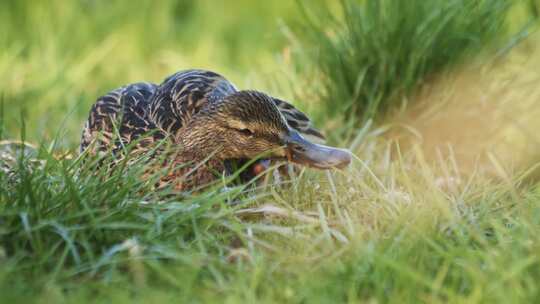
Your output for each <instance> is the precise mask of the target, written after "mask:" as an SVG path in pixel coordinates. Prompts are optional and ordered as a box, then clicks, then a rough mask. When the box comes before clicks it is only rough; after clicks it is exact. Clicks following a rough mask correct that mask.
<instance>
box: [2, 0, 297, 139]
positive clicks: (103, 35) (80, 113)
mask: <svg viewBox="0 0 540 304" xmlns="http://www.w3.org/2000/svg"><path fill="white" fill-rule="evenodd" d="M0 17H1V18H0V19H1V21H0V23H1V24H0V49H1V51H0V92H1V94H2V98H3V102H4V104H5V123H4V126H5V127H6V128H7V130H6V132H7V133H6V134H5V135H4V136H5V137H18V136H19V133H20V132H19V130H20V128H21V121H20V115H21V112H22V113H24V117H26V124H27V136H28V138H29V139H31V140H33V141H36V140H38V139H40V138H48V139H52V138H53V137H55V133H56V132H60V133H61V136H60V137H61V138H64V136H65V139H66V142H65V144H66V145H67V146H71V145H72V144H74V143H75V142H76V141H77V140H78V136H79V133H80V129H81V127H82V123H83V121H84V119H85V117H86V115H87V114H88V109H89V107H90V105H91V104H92V102H93V101H95V99H96V98H97V97H98V96H100V95H101V94H104V93H106V92H107V91H108V90H111V89H114V88H116V87H118V86H121V85H123V84H126V83H131V82H136V81H140V80H146V81H153V82H157V83H159V82H161V81H162V80H163V79H164V78H165V77H166V76H168V75H170V74H172V73H174V72H176V71H179V70H182V69H188V68H205V69H210V70H213V71H217V72H219V73H222V74H223V75H225V76H226V77H228V78H229V79H231V80H232V81H233V82H234V83H236V84H237V86H239V87H241V88H259V89H261V90H262V89H266V88H270V87H273V86H274V84H275V83H276V82H282V83H285V82H284V81H286V82H288V81H289V79H287V74H286V72H285V71H283V70H284V69H286V68H287V67H288V65H289V64H290V62H288V60H289V57H288V54H287V42H286V41H287V37H286V35H285V34H284V31H283V30H282V27H283V26H284V24H285V23H287V22H289V21H292V20H296V19H298V18H299V17H300V10H299V6H298V5H297V4H296V3H294V1H249V0H239V1H234V2H231V1H185V0H180V1H168V0H164V1H157V2H156V1H146V0H137V1H100V0H97V1H90V0H89V1H38V2H33V1H4V2H3V3H2V10H1V11H0ZM282 55H284V57H283V56H282ZM287 85H292V83H287ZM272 93H274V94H275V95H281V96H283V97H291V96H290V90H287V87H284V88H283V90H278V89H273V90H272Z"/></svg>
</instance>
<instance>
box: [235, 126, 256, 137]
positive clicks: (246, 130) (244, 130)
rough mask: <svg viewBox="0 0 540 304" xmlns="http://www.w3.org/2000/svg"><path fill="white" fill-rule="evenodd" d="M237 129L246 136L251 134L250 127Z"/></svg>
mask: <svg viewBox="0 0 540 304" xmlns="http://www.w3.org/2000/svg"><path fill="white" fill-rule="evenodd" d="M238 131H239V132H240V133H242V134H243V135H246V136H251V135H253V132H252V131H251V130H250V129H247V128H246V129H238Z"/></svg>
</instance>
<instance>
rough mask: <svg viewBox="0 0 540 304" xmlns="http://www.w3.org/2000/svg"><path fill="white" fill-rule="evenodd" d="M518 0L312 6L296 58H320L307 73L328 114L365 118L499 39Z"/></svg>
mask: <svg viewBox="0 0 540 304" xmlns="http://www.w3.org/2000/svg"><path fill="white" fill-rule="evenodd" d="M516 3H519V2H517V1H514V2H512V1H507V0H496V1H468V0H457V1H445V0H441V1H422V0H414V1H397V2H396V1H391V0H388V1H387V0H383V1H341V5H340V10H341V11H340V12H339V14H338V13H334V14H332V13H328V11H330V12H331V11H332V10H331V9H328V10H322V12H321V10H320V9H319V10H316V9H308V8H309V6H308V8H306V9H304V13H305V16H306V17H305V19H306V22H305V24H304V26H299V27H297V30H296V32H297V33H298V36H299V37H300V38H298V39H299V40H300V42H299V44H300V45H301V47H299V50H298V54H299V55H298V57H306V56H307V57H308V58H309V61H310V62H313V63H315V64H314V65H307V67H308V70H307V71H306V72H305V74H307V75H308V76H307V77H310V78H313V76H312V75H313V74H315V75H318V77H319V79H318V81H319V82H320V88H318V90H319V92H316V94H317V95H318V96H319V98H320V99H321V101H320V104H321V106H322V108H323V109H324V112H325V113H329V114H330V115H332V114H334V115H336V114H338V115H339V114H341V113H343V112H347V113H350V115H349V116H350V117H349V118H351V119H356V120H359V122H360V123H362V122H366V121H367V120H368V119H372V118H374V117H375V116H376V114H381V113H385V112H386V111H387V110H388V109H389V108H390V109H392V108H396V107H399V106H400V103H401V102H402V100H401V98H398V97H400V96H401V95H402V94H403V93H410V91H411V90H412V89H414V88H416V86H417V85H418V84H420V83H421V82H422V81H423V80H424V79H425V78H426V77H427V76H429V75H431V74H433V73H437V72H441V71H442V70H444V69H445V68H447V67H450V66H453V65H454V64H456V63H458V62H460V61H461V60H462V59H464V58H466V57H467V56H471V55H473V54H477V53H478V52H479V51H480V50H486V49H489V47H490V46H491V47H493V46H496V45H497V43H500V42H501V40H502V38H503V37H504V36H501V33H504V32H505V29H506V21H507V17H508V14H509V12H510V10H511V9H512V8H513V7H514V6H515V5H516ZM335 15H337V16H338V17H336V16H335ZM300 60H302V59H300Z"/></svg>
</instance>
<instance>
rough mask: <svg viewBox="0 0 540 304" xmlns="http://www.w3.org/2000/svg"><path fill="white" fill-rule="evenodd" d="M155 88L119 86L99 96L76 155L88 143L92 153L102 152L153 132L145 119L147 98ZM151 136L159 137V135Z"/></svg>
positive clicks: (91, 111)
mask: <svg viewBox="0 0 540 304" xmlns="http://www.w3.org/2000/svg"><path fill="white" fill-rule="evenodd" d="M156 88H157V85H156V84H153V83H148V82H140V83H134V84H129V85H126V86H123V87H120V88H118V89H115V90H112V91H111V92H109V93H107V94H105V95H103V96H101V97H99V98H98V99H97V101H96V102H95V103H94V105H92V108H91V109H90V113H89V115H88V120H87V121H86V123H85V125H84V128H83V132H82V137H81V144H80V147H79V149H80V152H83V151H85V150H86V149H87V148H88V147H89V146H90V145H91V144H92V151H93V152H105V151H107V150H109V149H111V148H112V149H113V150H117V149H120V148H121V147H122V145H127V144H129V143H130V142H131V141H133V140H136V139H138V138H139V137H141V136H142V135H143V134H146V133H147V132H149V131H151V130H154V129H156V127H155V125H154V124H153V123H152V122H150V121H148V120H147V119H146V118H145V116H146V111H147V109H148V105H149V100H150V97H151V96H152V95H153V94H154V93H155V91H156ZM154 136H155V137H158V138H160V137H163V136H162V135H161V136H160V134H155V135H154ZM149 139H150V140H151V139H153V138H149ZM145 140H146V138H145ZM151 141H152V140H151Z"/></svg>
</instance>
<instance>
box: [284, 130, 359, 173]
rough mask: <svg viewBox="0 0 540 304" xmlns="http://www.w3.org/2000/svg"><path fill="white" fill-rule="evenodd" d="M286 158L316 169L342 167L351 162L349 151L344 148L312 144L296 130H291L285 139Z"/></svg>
mask: <svg viewBox="0 0 540 304" xmlns="http://www.w3.org/2000/svg"><path fill="white" fill-rule="evenodd" d="M285 143H286V153H287V158H288V160H289V161H290V162H294V163H297V164H300V165H305V166H309V167H314V168H318V169H331V168H338V169H342V168H345V167H347V166H348V165H349V164H350V162H351V153H350V152H349V151H347V150H344V149H338V148H333V147H328V146H325V145H319V144H314V143H312V142H310V141H308V140H306V139H305V138H303V137H302V136H301V135H300V134H299V133H298V132H291V134H290V135H289V136H288V137H287V138H286V139H285Z"/></svg>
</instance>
